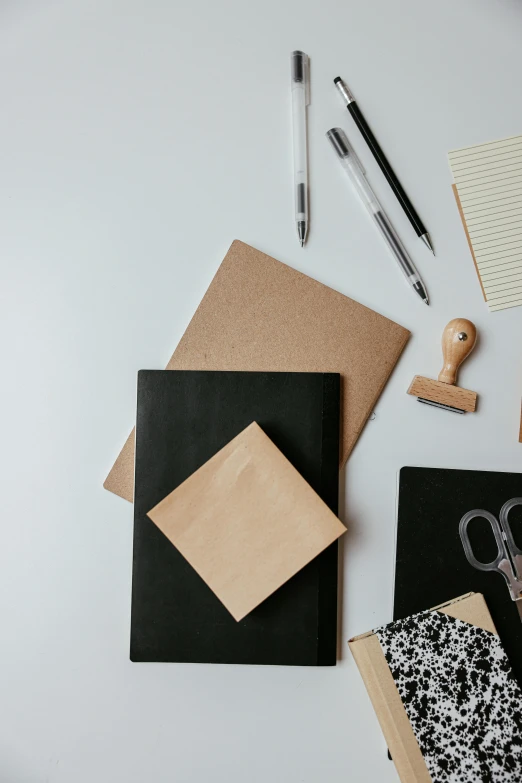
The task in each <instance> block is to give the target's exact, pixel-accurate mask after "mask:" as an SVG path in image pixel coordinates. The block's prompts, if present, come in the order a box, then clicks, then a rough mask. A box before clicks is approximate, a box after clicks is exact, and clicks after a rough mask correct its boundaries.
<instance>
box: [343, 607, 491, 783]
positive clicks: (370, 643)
mask: <svg viewBox="0 0 522 783" xmlns="http://www.w3.org/2000/svg"><path fill="white" fill-rule="evenodd" d="M432 611H439V612H443V613H444V614H448V615H450V616H451V617H456V618H458V619H459V620H462V621H463V622H466V623H470V624H472V625H476V626H478V627H479V628H483V629H484V630H486V631H489V632H490V633H494V634H496V629H495V626H494V624H493V620H492V619H491V615H490V614H489V611H488V608H487V606H486V602H485V600H484V597H483V596H482V595H481V594H480V593H468V594H467V595H464V596H461V597H460V598H456V599H455V600H453V601H449V602H447V603H445V604H441V605H440V606H436V607H434V609H433V610H432ZM348 644H349V646H350V650H351V651H352V654H353V657H354V658H355V662H356V663H357V666H358V668H359V671H360V673H361V676H362V678H363V680H364V683H365V685H366V689H367V691H368V695H369V697H370V699H371V702H372V704H373V708H374V710H375V713H376V715H377V718H378V720H379V723H380V726H381V729H382V732H383V734H384V737H385V739H386V742H387V743H388V748H389V750H390V754H391V757H392V759H393V761H394V763H395V766H396V768H397V772H398V774H399V777H400V779H401V782H402V783H431V776H430V774H429V772H428V769H427V767H426V764H425V762H424V758H423V756H422V753H421V750H420V748H419V745H418V743H417V740H416V738H415V735H414V733H413V729H412V727H411V725H410V721H409V720H408V716H407V715H406V710H405V709H404V705H403V703H402V701H401V697H400V696H399V692H398V691H397V688H396V686H395V682H394V680H393V677H392V674H391V672H390V669H389V667H388V664H387V663H386V659H385V657H384V653H383V651H382V648H381V645H380V644H379V640H378V638H377V636H376V635H375V634H374V633H373V632H371V631H370V632H369V633H365V634H362V635H361V636H356V637H355V638H353V639H351V640H350V641H349V642H348Z"/></svg>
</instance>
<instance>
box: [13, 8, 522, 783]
mask: <svg viewBox="0 0 522 783" xmlns="http://www.w3.org/2000/svg"><path fill="white" fill-rule="evenodd" d="M521 34H522V5H521V4H520V3H519V2H516V1H515V0H490V1H489V2H488V1H487V0H437V2H434V1H433V0H429V2H426V1H425V0H421V1H420V2H419V0H393V2H392V1H391V0H342V1H341V0H322V1H321V2H319V1H318V0H313V1H312V0H300V2H297V0H283V1H281V0H263V2H262V3H252V2H249V1H248V0H220V1H219V2H216V1H215V0H214V1H213V0H199V2H196V0H193V1H192V2H181V0H177V1H174V0H172V1H171V2H167V0H164V1H163V2H162V1H161V0H110V2H107V0H72V1H71V2H63V0H55V1H54V2H53V0H40V2H37V1H36V0H3V2H2V4H1V7H0V107H1V112H2V122H1V126H0V142H1V143H0V156H1V159H0V245H1V264H2V277H1V289H2V293H1V296H2V305H1V310H0V311H1V315H2V321H3V324H2V329H1V335H2V354H1V355H2V369H3V372H2V378H3V381H2V385H1V391H2V401H1V404H2V414H3V416H2V440H1V442H2V455H1V460H2V464H1V473H0V475H1V477H2V488H1V493H0V503H1V515H0V520H1V525H2V537H1V546H0V694H1V696H0V781H1V783H43V782H44V781H51V782H52V783H84V782H85V783H91V782H92V781H97V783H119V781H122V782H123V781H125V783H142V782H145V781H154V783H166V782H167V781H169V782H170V781H180V782H181V783H185V781H187V782H189V783H192V781H194V782H195V783H204V782H205V783H206V782H207V781H213V783H221V782H223V783H240V782H241V783H268V781H270V783H323V781H325V782H326V781H328V783H346V781H350V783H352V782H353V783H358V781H383V783H386V782H387V781H396V780H397V776H396V773H395V770H394V767H393V764H392V763H391V762H389V761H388V759H387V756H386V750H385V743H384V740H383V738H382V735H381V733H380V730H379V727H378V724H377V721H376V718H375V716H374V714H373V711H372V708H371V705H370V702H369V700H368V698H367V696H366V692H365V690H364V686H363V683H362V681H361V679H360V677H359V674H358V672H357V669H356V667H355V664H354V662H353V660H352V659H351V657H350V655H349V652H348V650H347V648H346V644H345V642H346V640H347V639H348V638H349V637H350V636H352V635H354V634H356V633H360V632H363V631H366V630H368V629H370V628H372V627H374V626H375V625H377V624H380V623H383V622H385V621H387V620H389V619H390V618H391V606H392V585H393V565H394V536H395V499H396V498H395V493H396V476H397V471H398V470H399V469H400V467H401V466H403V465H428V466H441V467H461V468H464V467H465V468H480V469H492V470H508V471H509V470H511V471H516V470H519V469H520V468H521V466H522V446H521V445H519V444H518V443H517V436H518V425H519V410H520V398H521V395H522V339H521V338H522V309H520V308H518V309H517V308H515V309H512V310H507V311H504V312H499V313H495V314H489V312H488V310H487V308H486V305H485V304H484V302H483V300H482V297H481V293H480V288H479V284H478V281H477V277H476V274H475V271H474V267H473V263H472V260H471V257H470V253H469V250H468V248H467V244H466V239H465V236H464V232H463V230H462V226H461V224H460V220H459V216H458V212H457V209H456V206H455V203H454V200H453V195H452V192H451V187H450V185H451V177H450V172H449V167H448V163H447V157H446V154H447V151H448V150H450V149H454V148H456V147H459V146H465V145H469V144H474V143H480V142H485V141H491V140H493V139H497V138H501V137H503V136H508V135H514V134H519V133H521V132H522V101H521V92H520V87H521V77H520V74H521V71H522V48H521V45H520V41H521ZM295 48H300V49H303V50H304V51H306V52H308V53H309V54H310V57H311V70H312V105H311V107H310V111H309V130H310V140H309V151H310V170H311V189H312V195H311V231H310V238H309V242H308V244H307V246H306V247H305V249H303V250H301V249H300V248H299V246H298V242H297V238H296V231H295V226H294V222H293V221H294V213H293V194H292V164H291V123H290V120H291V115H290V90H289V54H290V51H291V50H292V49H295ZM338 74H340V75H341V76H343V77H344V78H345V79H346V81H347V83H348V84H349V85H350V87H351V89H352V90H353V92H354V93H355V95H356V96H357V98H358V100H359V104H360V106H361V107H362V109H363V111H364V112H365V114H366V116H367V118H368V120H369V122H370V124H371V126H372V127H373V129H374V130H375V132H376V135H377V136H378V138H379V140H380V141H381V144H382V145H383V147H384V148H385V150H386V151H387V152H388V154H389V157H390V159H391V160H392V162H393V164H394V166H395V168H396V170H397V172H398V173H399V175H400V178H401V180H402V182H403V184H404V186H405V187H406V190H407V192H408V193H409V194H410V196H411V198H412V200H413V202H414V204H415V205H416V207H417V209H418V211H419V213H420V214H421V216H422V217H423V219H424V221H425V223H426V225H427V227H428V230H429V231H430V233H431V236H432V238H433V241H434V244H435V246H436V251H437V257H436V258H433V257H431V256H430V254H429V252H428V251H427V250H426V249H425V247H424V246H423V245H422V243H421V242H420V240H417V239H416V237H415V234H414V232H413V230H412V229H411V227H410V226H409V223H408V222H407V220H406V218H405V216H404V215H403V213H402V211H401V209H400V208H399V206H398V204H397V202H396V201H395V199H394V197H393V195H392V193H391V191H390V190H389V188H388V186H387V185H386V183H385V181H384V179H383V177H382V175H381V174H380V172H379V171H378V169H377V167H376V164H375V163H374V161H373V160H372V158H371V157H370V155H369V153H368V150H367V149H366V147H365V145H364V142H363V141H362V140H361V137H360V136H359V135H358V132H357V131H356V129H355V128H354V126H353V124H352V121H351V118H350V117H349V115H348V113H347V112H346V110H345V109H344V108H343V106H342V104H341V103H340V101H339V99H338V96H337V94H336V91H335V89H334V87H333V84H332V79H333V78H334V77H335V76H337V75H338ZM335 125H340V126H342V127H344V128H345V129H346V131H347V132H348V134H349V136H350V138H351V139H352V140H353V144H354V146H355V148H356V150H357V151H358V152H359V154H360V157H361V158H362V160H363V161H364V163H365V165H366V168H367V173H368V176H369V178H370V181H371V182H373V184H374V186H375V188H376V190H377V191H378V193H379V195H380V196H381V198H382V201H383V203H384V205H385V208H386V209H387V210H388V212H389V214H390V216H391V218H392V220H393V221H394V222H395V224H396V226H397V229H398V230H399V232H400V234H401V236H402V237H403V239H404V241H405V243H406V245H407V247H408V249H409V250H410V251H411V253H412V256H413V257H414V259H415V261H416V262H417V264H418V267H419V270H420V272H421V274H422V275H423V277H424V279H425V281H426V284H427V287H428V290H429V294H430V298H431V302H432V306H431V307H430V308H427V307H426V306H425V305H424V304H422V302H421V301H420V300H419V301H417V300H416V299H415V297H414V295H413V293H412V292H411V291H410V290H409V289H408V287H407V286H406V285H405V283H404V281H403V279H402V277H401V275H400V273H399V271H398V270H397V269H396V267H395V265H394V262H393V259H391V258H390V257H389V256H388V254H387V251H386V248H385V247H384V245H383V244H382V240H381V239H380V237H379V235H378V234H377V233H376V231H375V230H374V226H373V225H372V223H371V221H370V219H369V218H368V217H367V215H366V214H365V212H364V209H363V207H362V206H361V205H360V203H359V202H358V201H357V200H356V198H355V197H354V195H353V193H352V192H351V190H350V188H349V185H348V183H347V182H346V181H345V179H344V175H343V172H342V171H341V169H340V167H339V165H338V163H337V161H336V160H335V157H334V156H333V153H332V151H331V150H330V149H329V145H328V143H327V141H326V140H325V138H324V133H325V131H326V130H327V129H328V128H330V127H332V126H335ZM234 238H239V239H242V240H243V241H245V242H248V243H250V244H252V245H254V246H255V247H258V248H259V249H261V250H263V251H265V252H267V253H269V254H271V255H273V256H275V257H276V258H278V259H280V260H281V261H284V262H286V263H289V264H291V265H292V266H294V267H296V268H297V269H300V270H302V271H304V272H306V273H308V274H309V275H311V276H313V277H315V278H317V279H318V280H320V281H322V282H324V283H327V284H328V285H331V286H333V287H334V288H336V289H338V290H339V291H341V292H343V293H345V294H348V295H349V296H352V297H354V298H355V299H357V300H359V301H360V302H363V303H364V304H367V305H369V306H371V307H373V308H375V309H376V310H378V311H380V312H381V313H383V314H385V315H387V316H389V317H391V318H393V319H395V320H396V321H398V322H399V323H401V324H403V325H404V326H406V327H408V328H409V329H411V331H412V333H413V336H412V339H411V341H410V343H409V345H408V347H407V349H406V351H405V353H404V355H403V357H402V359H401V361H400V362H399V365H398V367H397V369H396V371H395V372H394V374H393V376H392V379H391V380H390V382H389V384H388V385H387V387H386V389H385V391H384V393H383V395H382V397H381V399H380V401H379V403H378V406H377V408H376V418H375V419H374V420H373V421H371V422H369V423H368V425H367V427H366V429H365V431H364V432H363V435H362V437H361V439H360V441H359V443H358V445H357V447H356V449H355V450H354V452H353V454H352V456H351V458H350V460H349V462H348V466H347V470H346V497H345V500H343V506H344V507H343V508H342V517H343V519H344V520H345V521H346V523H347V525H348V529H349V530H348V533H347V535H346V537H345V541H344V567H343V570H344V580H343V582H344V584H343V624H342V628H341V638H342V660H341V661H340V662H339V664H338V666H337V667H336V668H329V669H319V668H318V669H312V668H307V669H305V668H277V667H274V668H271V667H267V668H265V667H234V666H221V667H217V666H196V665H161V664H158V665H153V664H151V665H139V664H131V663H130V662H129V660H128V638H129V613H130V584H131V551H132V509H131V506H130V505H129V504H128V503H126V502H125V501H123V500H121V499H120V498H117V497H115V496H113V495H111V494H109V493H107V492H105V491H104V490H103V489H102V486H101V485H102V481H103V479H104V478H105V475H106V473H107V471H108V469H109V467H110V466H111V464H112V462H113V460H114V458H115V457H116V454H117V453H118V450H119V447H120V446H121V445H122V443H123V441H124V439H125V437H126V436H127V434H128V432H129V430H130V427H131V425H132V423H133V416H134V405H135V379H136V371H137V370H138V369H140V368H162V367H163V366H164V365H165V363H166V362H167V360H168V358H169V357H170V354H171V352H172V350H173V349H174V347H175V345H176V343H177V341H178V340H179V338H180V336H181V335H182V333H183V331H184V329H185V327H186V325H187V323H188V321H189V319H190V317H191V315H192V313H193V311H194V309H195V307H196V306H197V304H198V303H199V301H200V299H201V297H202V295H203V293H204V291H205V290H206V288H207V286H208V284H209V282H210V280H211V278H212V275H213V274H214V272H215V270H216V269H217V267H218V265H219V263H220V261H221V259H222V257H223V256H224V254H225V252H226V250H227V248H228V246H229V244H230V242H231V241H232V240H233V239H234ZM456 316H464V317H467V318H470V319H472V320H473V321H474V322H475V323H476V325H477V327H478V330H479V334H480V344H479V346H478V348H477V349H476V352H475V354H474V355H473V356H472V358H471V359H470V360H469V361H468V363H467V364H466V365H464V367H463V370H462V373H461V376H460V383H461V385H463V386H465V387H467V388H470V389H474V390H476V391H478V393H479V395H480V410H479V412H478V413H477V414H476V415H467V416H465V417H457V416H455V415H453V414H449V413H445V412H442V411H439V410H436V409H434V408H427V407H425V406H421V405H419V404H417V403H416V402H415V400H414V399H413V398H412V397H409V396H407V395H406V393H405V392H406V388H407V386H408V384H409V382H410V381H411V379H412V377H413V375H415V374H416V373H419V374H421V375H428V376H432V377H433V376H435V377H436V375H437V373H438V371H439V369H440V367H439V365H440V361H441V359H440V347H439V340H440V333H441V331H442V329H443V327H444V325H445V324H446V322H447V321H448V320H449V319H450V318H454V317H456ZM343 498H344V493H343ZM432 533H433V535H434V536H436V535H437V531H436V530H433V531H432ZM433 578H434V579H443V578H444V574H440V573H438V574H433Z"/></svg>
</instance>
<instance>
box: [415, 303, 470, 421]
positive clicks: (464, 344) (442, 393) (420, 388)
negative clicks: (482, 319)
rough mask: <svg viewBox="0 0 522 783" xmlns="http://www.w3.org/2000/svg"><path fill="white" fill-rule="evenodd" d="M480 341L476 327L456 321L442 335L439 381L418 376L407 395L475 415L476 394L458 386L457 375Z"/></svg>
mask: <svg viewBox="0 0 522 783" xmlns="http://www.w3.org/2000/svg"><path fill="white" fill-rule="evenodd" d="M476 340H477V330H476V328H475V325H474V324H472V323H471V321H468V320H467V319H466V318H454V319H453V320H452V321H450V322H449V324H448V325H447V326H446V328H445V329H444V332H443V333H442V356H443V359H444V366H443V368H442V370H441V371H440V373H439V378H438V380H437V381H434V380H432V379H431V378H423V377H422V376H421V375H416V376H415V378H414V379H413V381H412V382H411V384H410V388H409V389H408V394H413V395H414V396H415V397H417V398H418V400H419V402H424V403H426V404H428V405H434V406H435V407H437V408H444V409H445V410H449V411H453V412H455V413H466V412H469V413H473V412H474V411H475V408H476V406H477V393H476V392H474V391H470V390H469V389H462V388H461V387H460V386H456V385H455V384H456V382H457V372H458V369H459V367H460V365H461V364H462V362H463V361H464V359H466V358H467V357H468V356H469V355H470V353H471V351H472V350H473V348H474V347H475V342H476Z"/></svg>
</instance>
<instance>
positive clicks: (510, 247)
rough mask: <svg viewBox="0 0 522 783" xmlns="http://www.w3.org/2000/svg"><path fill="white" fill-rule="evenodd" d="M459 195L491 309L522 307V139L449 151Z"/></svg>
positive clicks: (515, 138) (462, 213)
mask: <svg viewBox="0 0 522 783" xmlns="http://www.w3.org/2000/svg"><path fill="white" fill-rule="evenodd" d="M449 161H450V166H451V171H452V173H453V178H454V180H455V186H454V189H455V195H456V197H457V202H458V203H459V202H460V203H459V209H460V213H461V217H462V221H463V223H464V227H465V229H466V231H467V234H468V241H469V244H470V247H471V251H472V253H473V258H474V260H475V265H476V267H477V272H478V274H479V278H480V282H481V285H482V290H483V293H484V298H485V299H486V302H487V303H488V306H489V309H490V310H504V309H505V308H507V307H516V306H517V305H521V304H522V136H512V137H511V138H508V139H501V140H500V141H492V142H490V143H488V144H477V145H475V146H473V147H464V148H463V149H460V150H454V151H453V152H450V153H449Z"/></svg>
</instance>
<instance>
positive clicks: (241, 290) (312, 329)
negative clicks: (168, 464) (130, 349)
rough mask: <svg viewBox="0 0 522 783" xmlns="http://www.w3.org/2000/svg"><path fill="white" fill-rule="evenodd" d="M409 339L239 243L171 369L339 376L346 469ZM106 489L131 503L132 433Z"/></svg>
mask: <svg viewBox="0 0 522 783" xmlns="http://www.w3.org/2000/svg"><path fill="white" fill-rule="evenodd" d="M409 336H410V333H409V331H408V330H407V329H404V328H403V327H402V326H399V325H398V324H396V323H394V322H393V321H390V320H389V319H388V318H385V317H384V316H382V315H379V314H378V313H376V312H374V311H373V310H370V309H369V308H368V307H364V306H363V305H361V304H358V303H357V302H354V300H353V299H349V298H348V297H346V296H343V295H342V294H340V293H338V292H337V291H334V290H333V289H331V288H328V287H327V286H325V285H322V284H321V283H318V282H317V281H316V280H313V279H312V278H311V277H307V276H306V275H304V274H302V273H301V272H297V271H296V270H295V269H292V268H291V267H289V266H286V265H285V264H282V263H281V262H279V261H276V260H275V259H274V258H271V257H270V256H267V255H265V254H264V253H261V252H260V251H259V250H255V249H254V248H253V247H250V246H249V245H245V244H244V243H243V242H239V241H238V240H236V241H234V242H233V243H232V245H231V247H230V250H229V251H228V253H227V255H226V256H225V258H224V260H223V262H222V264H221V266H220V267H219V269H218V271H217V273H216V275H215V277H214V279H213V281H212V283H211V284H210V287H209V289H208V290H207V292H206V294H205V296H204V297H203V300H202V301H201V304H200V305H199V307H198V309H197V311H196V313H195V315H194V317H193V318H192V320H191V322H190V324H189V326H188V327H187V330H186V331H185V334H184V335H183V337H182V338H181V341H180V343H179V345H178V347H177V348H176V350H175V351H174V354H173V355H172V357H171V360H170V362H169V363H168V365H167V369H168V370H256V371H268V372H281V371H283V372H335V373H340V374H341V393H342V404H341V408H342V433H341V436H342V439H341V443H342V447H341V465H344V463H345V462H346V460H347V459H348V456H349V454H350V452H351V450H352V449H353V447H354V445H355V442H356V440H357V438H358V437H359V434H360V432H361V430H362V428H363V426H364V423H365V422H366V420H367V418H368V416H369V415H370V413H371V412H372V410H373V408H374V406H375V403H376V402H377V399H378V397H379V395H380V393H381V391H382V389H383V388H384V385H385V383H386V381H387V380H388V378H389V376H390V374H391V372H392V370H393V368H394V366H395V364H396V363H397V360H398V359H399V356H400V354H401V352H402V350H403V348H404V346H405V345H406V342H407V340H408V337H409ZM104 487H105V489H108V490H109V491H110V492H114V493H115V494H116V495H120V496H121V497H123V498H125V499H126V500H129V501H130V502H132V499H133V497H134V431H133V432H132V433H131V435H130V436H129V438H128V439H127V442H126V443H125V445H124V447H123V449H122V451H121V453H120V455H119V457H118V458H117V460H116V462H115V463H114V466H113V467H112V470H111V471H110V473H109V475H108V476H107V479H106V480H105V483H104Z"/></svg>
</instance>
